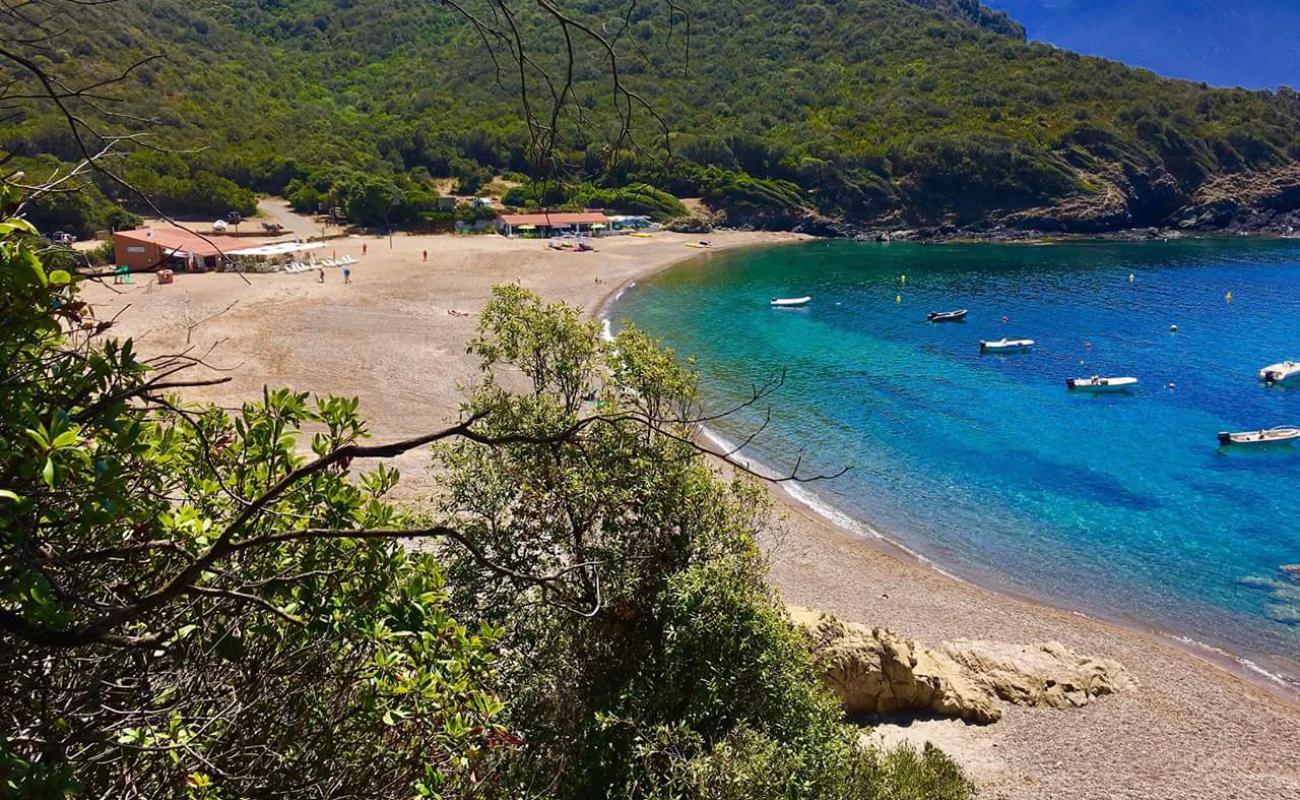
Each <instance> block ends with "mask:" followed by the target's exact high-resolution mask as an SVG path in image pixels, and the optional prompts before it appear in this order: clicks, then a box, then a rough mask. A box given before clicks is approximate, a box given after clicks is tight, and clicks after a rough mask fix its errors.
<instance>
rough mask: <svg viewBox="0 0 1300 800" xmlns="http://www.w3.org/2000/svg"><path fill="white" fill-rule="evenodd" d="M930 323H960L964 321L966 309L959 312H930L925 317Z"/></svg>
mask: <svg viewBox="0 0 1300 800" xmlns="http://www.w3.org/2000/svg"><path fill="white" fill-rule="evenodd" d="M925 318H926V319H928V320H930V321H931V322H961V321H962V320H964V319H966V309H964V308H963V309H961V310H960V311H931V312H930V313H929V314H926V315H925Z"/></svg>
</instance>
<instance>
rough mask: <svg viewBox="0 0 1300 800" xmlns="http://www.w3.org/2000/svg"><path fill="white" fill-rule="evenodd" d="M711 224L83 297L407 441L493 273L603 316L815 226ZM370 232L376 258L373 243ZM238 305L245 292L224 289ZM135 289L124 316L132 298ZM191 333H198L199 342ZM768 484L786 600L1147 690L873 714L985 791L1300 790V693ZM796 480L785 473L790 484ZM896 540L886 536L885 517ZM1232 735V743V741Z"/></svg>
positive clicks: (234, 376)
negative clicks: (988, 646) (576, 246)
mask: <svg viewBox="0 0 1300 800" xmlns="http://www.w3.org/2000/svg"><path fill="white" fill-rule="evenodd" d="M698 238H699V237H698V236H690V235H685V234H673V233H667V232H664V233H656V234H655V236H654V237H653V238H650V239H641V238H631V237H609V238H603V239H601V240H599V241H598V243H597V247H598V250H597V252H595V253H559V252H556V251H552V250H549V248H546V247H545V246H544V244H542V243H540V242H538V241H536V240H509V239H504V238H502V237H498V236H445V235H443V236H417V235H410V236H407V235H400V236H396V237H394V238H393V239H392V240H391V241H390V240H388V239H387V238H386V237H379V236H362V235H357V236H350V237H347V238H344V239H340V240H338V241H337V254H339V255H342V254H348V255H352V256H358V257H359V258H360V261H359V263H358V264H357V265H356V266H355V267H354V268H353V271H352V281H351V284H350V285H344V284H343V282H342V276H341V274H340V273H339V272H338V271H333V272H331V271H327V272H326V280H325V282H324V283H318V282H317V280H316V279H315V278H314V277H312V276H311V275H293V274H283V273H282V274H262V275H251V276H249V280H248V282H245V281H244V279H243V278H242V277H241V276H239V275H235V274H227V273H219V274H206V275H188V274H180V275H177V276H176V280H175V282H174V283H173V284H171V285H166V286H160V285H156V284H155V283H154V282H153V281H152V280H148V279H145V280H137V281H136V283H135V284H134V285H127V286H111V285H103V284H94V283H91V284H86V286H85V297H86V300H87V302H90V303H92V304H93V305H94V306H95V307H96V313H97V314H98V315H99V316H100V317H101V318H104V319H109V318H115V319H116V320H117V321H116V322H115V324H114V328H113V334H114V335H115V336H117V337H119V338H125V337H128V336H130V337H134V338H135V339H136V341H137V343H138V344H137V349H139V350H140V351H141V352H142V354H144V355H149V354H156V353H165V352H171V351H172V349H174V348H176V347H178V346H180V344H181V343H188V344H192V346H193V347H195V348H198V349H199V350H201V351H203V352H208V348H209V347H217V348H218V349H217V350H216V351H215V352H213V353H212V354H211V355H209V356H208V358H207V361H208V363H210V364H212V365H213V369H220V370H222V371H221V372H220V373H216V372H214V373H213V374H214V375H216V374H220V375H222V376H228V377H230V378H231V381H230V382H229V383H226V384H221V385H219V386H213V387H206V388H203V389H194V390H190V391H188V392H187V394H186V399H187V400H191V401H205V402H212V403H216V404H218V405H222V406H226V407H233V408H238V407H239V406H240V405H241V404H242V402H243V401H245V400H246V399H248V398H252V397H257V396H260V394H261V392H262V387H263V385H264V384H267V383H269V384H270V385H271V386H273V387H274V386H291V387H294V388H295V389H296V390H298V391H309V392H315V393H317V394H320V395H326V394H335V395H339V396H344V397H359V398H361V399H362V404H361V413H362V414H363V416H364V418H365V419H366V420H367V429H368V431H369V432H370V433H371V434H372V435H373V436H374V437H375V439H376V440H377V441H388V440H392V439H400V438H408V437H409V436H414V435H419V434H421V433H426V432H428V430H430V429H432V428H435V427H441V426H442V424H443V423H445V422H447V421H450V420H454V419H456V418H457V417H458V414H459V408H460V404H461V402H462V401H463V398H464V397H465V394H466V392H467V391H472V389H473V387H474V386H475V385H476V384H477V382H478V380H479V377H480V373H479V369H478V367H479V365H478V360H477V359H476V358H474V357H472V356H470V355H469V354H468V352H467V347H468V344H469V342H471V341H472V340H473V338H474V337H475V336H476V334H477V327H478V321H477V319H475V317H476V316H477V312H478V311H480V310H481V309H482V308H483V305H484V304H485V303H486V302H487V300H488V298H489V296H490V293H491V289H492V287H493V286H495V285H497V284H501V283H511V282H517V283H518V284H519V285H521V286H523V287H525V288H527V289H530V290H532V291H534V292H536V293H537V294H539V295H540V296H541V297H542V298H543V299H544V300H546V301H548V302H557V301H562V302H566V303H568V304H570V305H572V306H578V307H581V308H583V309H584V312H583V313H584V314H587V315H589V317H590V318H596V319H599V318H600V317H601V315H602V312H606V311H607V306H608V305H609V303H610V302H611V301H612V299H613V298H614V297H615V296H616V295H617V294H618V292H619V291H621V290H624V289H625V288H626V287H627V286H628V285H629V284H630V283H632V282H634V281H641V280H645V279H646V278H648V277H649V276H651V275H654V274H656V273H659V272H661V271H663V270H665V269H668V268H669V267H672V266H675V265H680V264H682V263H684V262H687V261H690V260H692V259H697V258H698V259H700V263H706V262H707V258H708V257H709V256H711V255H713V253H714V251H722V250H735V249H737V248H745V247H756V246H767V245H775V244H780V243H786V242H793V241H807V240H810V239H812V238H813V237H808V236H797V235H793V234H775V233H760V232H740V231H719V232H715V233H714V234H712V235H711V236H710V238H711V240H712V241H713V244H714V248H713V249H712V250H709V251H702V250H692V249H690V248H688V247H686V246H685V245H686V243H687V242H689V241H693V240H696V239H698ZM367 245H368V255H367V254H366V246H367ZM232 301H233V302H232ZM127 306H130V307H131V308H130V311H129V313H122V312H123V311H124V310H125V309H126V307H127ZM191 339H192V342H191ZM390 466H392V467H395V468H397V469H400V471H401V473H402V480H401V483H399V484H398V487H397V489H396V491H395V493H394V496H393V499H394V500H396V501H399V502H407V503H414V504H417V505H418V504H421V503H423V502H427V501H428V500H429V499H430V498H432V497H434V496H435V495H436V493H437V491H438V490H439V486H438V483H437V480H436V478H435V476H433V475H432V474H431V470H430V468H429V461H428V458H427V454H425V453H423V452H420V451H412V452H411V453H408V454H407V455H405V456H402V457H399V458H397V459H393V460H392V461H391V462H390ZM769 488H770V490H771V491H772V494H771V496H772V497H773V500H774V503H775V504H776V505H774V509H773V510H774V513H775V514H777V515H779V517H780V518H774V519H773V525H771V526H769V529H767V530H765V531H763V532H762V534H761V536H760V545H761V546H762V548H763V551H764V553H765V554H766V555H767V558H768V562H769V584H770V585H771V586H772V587H773V589H774V591H776V592H778V593H779V595H780V596H781V598H782V599H783V600H784V601H785V602H787V603H790V604H793V605H801V606H805V607H808V608H816V609H821V610H825V611H828V612H831V613H834V614H836V615H837V616H839V617H840V618H842V619H844V620H847V621H857V622H862V623H866V624H868V625H869V626H870V625H887V626H888V627H890V628H891V629H893V630H895V631H896V632H898V633H900V634H902V635H904V636H909V637H912V638H915V639H917V640H919V641H922V642H927V643H938V642H940V641H944V640H948V641H952V640H955V639H962V638H966V639H988V640H995V641H1005V642H1021V643H1029V642H1042V641H1051V640H1055V641H1059V642H1061V643H1062V644H1064V645H1066V646H1067V647H1070V648H1072V649H1073V650H1075V651H1076V652H1078V653H1080V654H1083V655H1087V656H1097V657H1109V658H1114V659H1116V660H1117V661H1119V662H1120V663H1122V664H1124V665H1125V666H1126V667H1128V668H1129V669H1130V671H1131V672H1133V673H1134V677H1135V678H1136V679H1137V682H1138V686H1139V689H1138V690H1136V691H1134V692H1128V693H1124V694H1120V695H1112V696H1110V697H1105V698H1101V699H1100V700H1097V701H1096V702H1093V703H1091V704H1089V705H1088V706H1086V707H1084V708H1077V709H1071V710H1068V711H1056V710H1053V709H1044V708H1022V707H1018V706H1006V707H1005V708H1004V711H1005V713H1004V716H1003V719H1002V720H1001V721H1000V722H999V723H997V724H996V725H991V726H987V727H979V726H968V725H966V724H965V723H962V722H960V721H957V720H946V719H945V720H934V719H926V718H918V719H912V720H907V721H905V722H902V723H900V722H899V721H897V720H884V721H880V722H879V724H877V726H876V727H875V729H874V730H875V732H876V733H875V734H873V736H875V735H879V736H880V737H882V741H884V742H886V743H888V744H894V743H897V742H900V741H904V740H906V741H909V742H910V743H911V744H913V745H914V746H916V747H918V748H920V747H921V746H922V745H923V744H924V743H925V742H927V741H932V742H933V743H934V744H936V745H938V746H939V747H941V748H942V749H944V750H945V751H946V752H948V753H949V754H950V755H951V756H953V757H954V759H956V760H957V761H958V763H959V764H961V765H962V767H963V768H964V769H965V770H966V771H967V774H968V775H970V777H971V778H972V779H973V780H975V781H976V783H977V784H978V785H979V786H980V788H981V790H982V792H983V796H985V797H992V798H1016V799H1017V800H1018V799H1019V798H1034V799H1035V800H1037V799H1038V798H1042V799H1043V800H1047V799H1048V798H1051V799H1052V800H1055V798H1059V797H1072V798H1086V800H1092V799H1093V798H1095V799H1096V800H1103V798H1105V800H1111V798H1113V797H1116V796H1123V797H1127V798H1132V799H1133V800H1166V798H1168V797H1169V796H1170V792H1171V789H1170V787H1181V788H1180V794H1181V795H1182V796H1183V797H1186V798H1195V800H1201V798H1204V800H1218V798H1225V797H1230V796H1253V797H1294V798H1297V800H1300V763H1297V762H1296V760H1295V757H1294V754H1295V753H1296V752H1300V711H1298V710H1297V708H1296V705H1295V704H1293V703H1290V702H1287V701H1286V700H1284V699H1283V698H1282V697H1280V696H1279V694H1278V693H1277V692H1275V691H1271V690H1270V689H1268V688H1265V687H1263V686H1261V685H1260V684H1259V683H1258V682H1256V681H1251V680H1249V679H1248V678H1246V677H1242V676H1240V675H1237V674H1234V672H1233V671H1232V669H1231V665H1230V664H1214V663H1211V661H1210V660H1209V659H1208V658H1207V654H1205V653H1203V652H1198V651H1196V650H1193V649H1192V648H1190V647H1189V646H1187V645H1186V644H1183V645H1181V646H1179V645H1178V644H1177V643H1176V642H1174V641H1171V640H1169V639H1168V638H1163V637H1159V636H1156V635H1152V634H1151V633H1150V632H1147V631H1143V630H1141V629H1140V628H1137V627H1135V626H1121V625H1116V624H1110V623H1107V622H1104V621H1098V620H1097V619H1094V618H1092V617H1087V616H1083V615H1080V614H1078V613H1075V612H1069V611H1066V610H1062V609H1057V608H1053V607H1052V606H1051V605H1050V603H1043V602H1039V601H1036V600H1033V599H1032V598H1024V597H1017V596H1015V595H1014V594H1011V593H1005V592H1000V591H998V590H996V589H986V588H983V587H981V586H980V585H979V584H978V583H975V582H970V581H966V580H963V579H962V578H960V577H949V576H947V575H945V574H943V573H942V572H941V571H940V570H941V568H938V567H936V566H934V565H931V564H926V563H924V562H923V561H921V560H919V559H917V558H914V557H913V558H909V557H908V556H907V554H906V553H905V552H903V551H901V550H899V549H898V548H897V547H894V546H893V545H891V544H890V543H889V542H888V541H887V540H881V539H876V538H875V537H868V536H863V535H858V534H854V533H853V532H852V530H850V529H844V528H842V527H837V526H836V525H834V524H833V523H832V522H830V521H828V520H827V519H825V518H824V517H823V516H820V515H816V513H815V509H814V508H812V507H810V506H807V505H801V504H800V503H799V502H798V498H795V497H790V496H789V495H788V494H787V493H786V492H785V491H781V492H777V491H775V490H776V488H778V487H769ZM784 488H785V489H788V488H790V487H784ZM882 533H883V534H884V535H886V536H887V534H888V532H887V531H884V532H882ZM1225 741H1226V742H1228V744H1227V745H1225V744H1224V742H1225Z"/></svg>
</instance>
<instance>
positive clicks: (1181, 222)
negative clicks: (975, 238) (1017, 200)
mask: <svg viewBox="0 0 1300 800" xmlns="http://www.w3.org/2000/svg"><path fill="white" fill-rule="evenodd" d="M1110 166H1111V169H1110V171H1109V173H1108V174H1107V175H1105V176H1104V181H1105V182H1104V185H1103V186H1102V187H1101V188H1100V189H1098V190H1097V191H1095V192H1092V193H1087V194H1079V195H1075V196H1071V197H1067V198H1063V199H1062V200H1060V201H1059V202H1056V203H1052V204H1050V205H1046V206H1040V207H1036V208H1031V209H1027V210H1025V211H1020V212H1016V213H1013V214H1009V215H1006V216H1005V217H1002V218H1000V219H999V218H993V219H990V220H989V223H990V224H994V225H997V224H1001V225H1005V226H1007V227H1009V228H1015V229H1022V230H1037V231H1046V232H1062V233H1077V234H1088V233H1107V232H1115V231H1121V230H1125V229H1130V228H1150V227H1157V228H1164V229H1172V230H1176V231H1186V232H1195V233H1211V232H1220V231H1225V232H1226V231H1241V232H1277V233H1289V232H1290V229H1291V228H1294V227H1297V226H1298V225H1300V164H1297V163H1294V162H1293V163H1290V164H1286V165H1283V166H1281V167H1278V168H1275V169H1268V170H1251V171H1245V172H1233V173H1222V174H1214V175H1210V176H1208V177H1207V178H1206V179H1205V181H1204V182H1202V183H1200V184H1197V185H1195V186H1186V185H1184V184H1183V183H1182V182H1181V181H1179V180H1178V178H1177V177H1176V176H1175V175H1173V174H1171V173H1170V172H1169V171H1168V170H1166V169H1164V168H1162V167H1153V168H1151V169H1148V170H1143V171H1133V170H1125V169H1124V168H1123V167H1121V166H1120V165H1110Z"/></svg>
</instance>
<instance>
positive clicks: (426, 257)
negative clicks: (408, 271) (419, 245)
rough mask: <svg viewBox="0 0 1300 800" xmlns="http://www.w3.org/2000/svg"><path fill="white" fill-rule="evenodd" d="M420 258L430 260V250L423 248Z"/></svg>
mask: <svg viewBox="0 0 1300 800" xmlns="http://www.w3.org/2000/svg"><path fill="white" fill-rule="evenodd" d="M420 259H421V260H422V261H428V260H429V251H428V250H422V251H420Z"/></svg>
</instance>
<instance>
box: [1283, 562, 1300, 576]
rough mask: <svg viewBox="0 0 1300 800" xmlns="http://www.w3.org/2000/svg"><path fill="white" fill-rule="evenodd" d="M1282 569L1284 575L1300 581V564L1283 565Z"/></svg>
mask: <svg viewBox="0 0 1300 800" xmlns="http://www.w3.org/2000/svg"><path fill="white" fill-rule="evenodd" d="M1281 569H1282V574H1284V575H1286V576H1287V577H1288V578H1295V579H1296V580H1300V564H1283V565H1282V567H1281Z"/></svg>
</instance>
